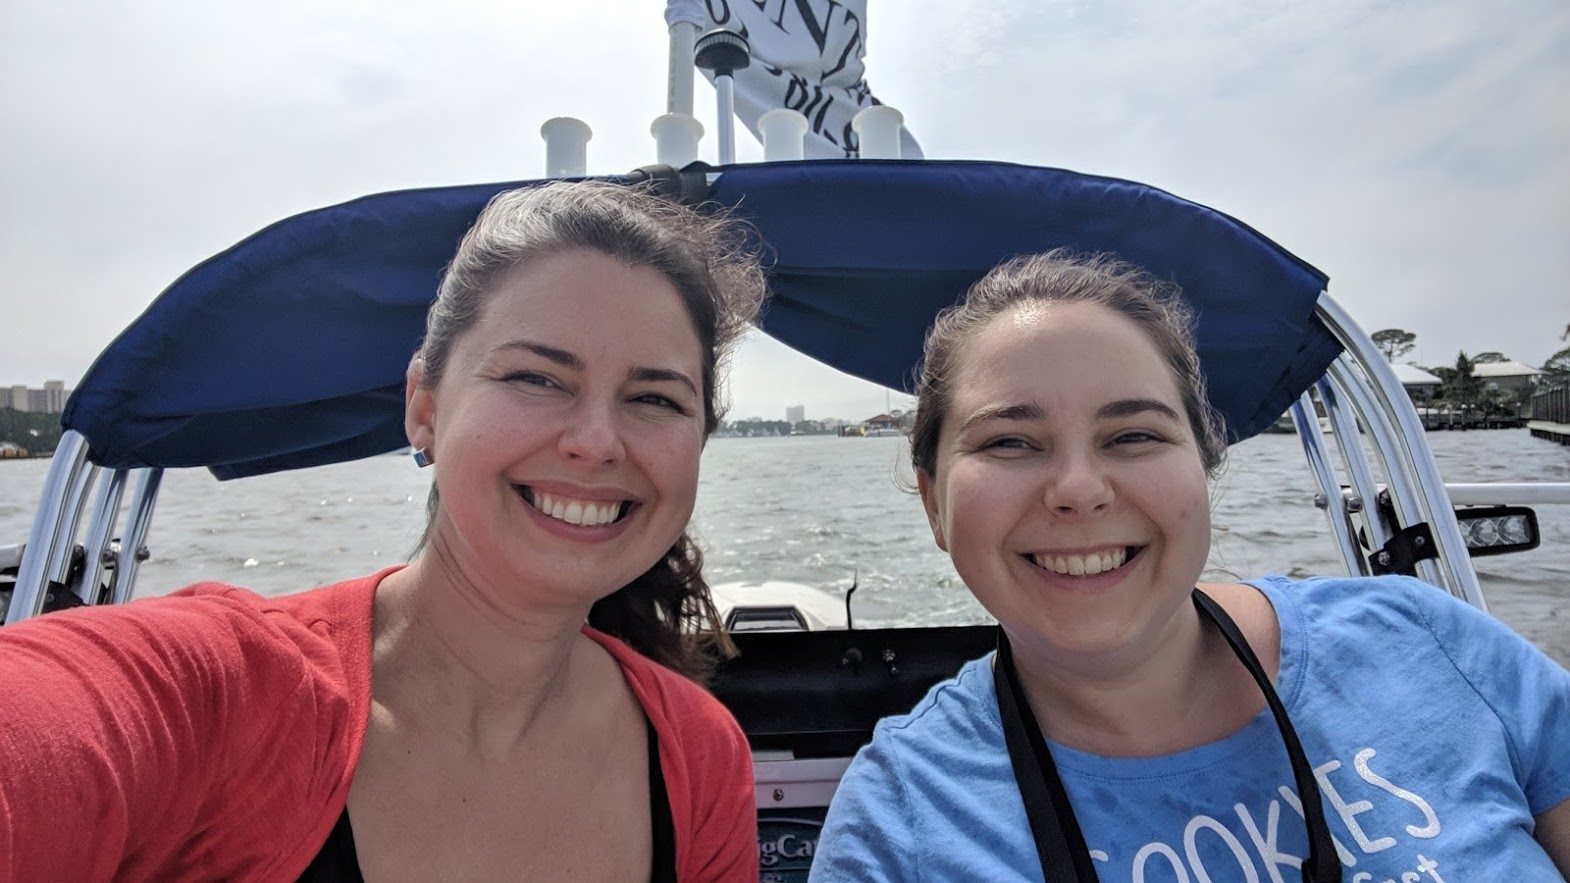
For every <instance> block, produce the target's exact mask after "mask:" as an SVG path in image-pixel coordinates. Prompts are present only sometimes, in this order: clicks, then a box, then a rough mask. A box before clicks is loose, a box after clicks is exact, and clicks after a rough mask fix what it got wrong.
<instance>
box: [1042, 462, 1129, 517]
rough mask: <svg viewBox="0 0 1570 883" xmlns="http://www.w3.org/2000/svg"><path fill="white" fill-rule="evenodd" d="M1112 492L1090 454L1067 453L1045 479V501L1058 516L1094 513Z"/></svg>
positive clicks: (1102, 508) (1106, 505)
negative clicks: (1047, 478)
mask: <svg viewBox="0 0 1570 883" xmlns="http://www.w3.org/2000/svg"><path fill="white" fill-rule="evenodd" d="M1114 496H1115V494H1114V493H1113V490H1112V482H1111V480H1110V479H1109V476H1108V475H1107V473H1106V470H1105V469H1104V468H1103V464H1102V463H1101V462H1100V461H1099V460H1098V459H1097V458H1096V456H1095V455H1094V454H1091V453H1068V454H1066V455H1065V456H1064V457H1063V458H1062V460H1061V461H1060V462H1059V464H1058V468H1057V470H1056V471H1055V473H1054V474H1053V475H1052V477H1051V478H1050V479H1049V480H1048V481H1047V486H1046V491H1045V502H1046V504H1047V506H1048V508H1050V509H1052V511H1053V512H1055V513H1057V514H1059V515H1090V514H1098V513H1100V512H1103V511H1105V510H1106V509H1108V508H1110V507H1111V506H1112V500H1113V498H1114Z"/></svg>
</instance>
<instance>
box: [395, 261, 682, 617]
mask: <svg viewBox="0 0 1570 883" xmlns="http://www.w3.org/2000/svg"><path fill="white" fill-rule="evenodd" d="M702 374H703V364H702V348H701V346H700V344H699V342H698V338H697V335H696V333H695V332H694V330H693V325H692V320H691V319H690V318H689V315H688V312H687V310H686V308H685V307H684V306H683V303H682V300H681V297H680V295H679V294H678V293H677V292H676V289H675V288H674V287H673V286H672V285H671V284H670V282H669V281H667V280H666V278H665V277H664V276H662V275H661V274H660V273H658V272H657V271H655V270H652V269H649V268H647V267H631V266H628V265H627V264H625V263H623V262H621V261H619V260H617V259H615V258H611V257H608V256H606V255H604V254H602V253H600V252H597V251H592V250H575V251H568V252H564V253H560V254H555V255H551V256H549V257H545V258H542V259H539V260H537V261H535V262H533V263H531V264H530V265H528V266H527V267H526V268H521V269H518V270H515V271H513V272H512V273H510V274H508V275H506V276H503V277H502V279H501V281H500V282H499V284H498V285H497V287H496V289H495V291H494V292H493V293H492V294H491V295H490V296H489V297H488V299H487V300H486V302H485V306H484V308H483V311H482V313H481V315H480V317H479V320H478V321H477V322H476V323H475V324H474V326H473V327H472V328H470V329H469V330H468V331H467V332H465V333H464V334H463V336H462V337H461V338H460V339H459V340H458V341H457V343H456V345H455V346H454V347H453V350H452V353H451V356H450V358H449V360H448V363H447V366H446V368H445V371H444V373H443V376H442V379H441V381H440V383H439V384H437V386H436V387H434V388H428V387H425V386H423V385H422V384H421V383H419V382H418V380H419V379H418V377H413V378H411V383H410V391H409V401H408V408H407V418H406V423H407V429H408V432H409V440H410V442H411V443H412V444H413V445H414V446H415V447H417V448H418V447H426V448H429V449H430V451H431V453H432V457H433V459H434V460H435V461H436V463H437V475H438V486H439V487H440V489H441V497H440V500H441V504H440V511H439V512H438V513H437V515H436V517H435V519H434V521H433V523H432V525H431V532H430V537H429V543H430V545H431V546H432V547H433V549H435V550H437V551H438V552H441V553H444V554H443V558H444V559H445V560H448V561H451V562H456V565H457V566H458V567H460V568H462V569H463V571H464V573H465V575H466V577H467V578H468V579H469V581H470V582H475V583H482V582H483V583H486V584H499V585H518V586H520V587H525V588H526V589H527V590H528V591H530V592H531V593H533V594H534V596H535V597H536V598H538V597H539V596H540V593H543V595H544V596H546V597H550V598H554V599H558V600H560V601H563V602H564V603H569V604H582V605H584V606H585V607H586V606H587V605H589V604H592V603H593V602H594V601H596V600H598V599H600V598H602V597H604V596H606V595H609V594H610V593H612V592H614V591H615V590H617V589H619V588H621V587H622V586H624V585H626V584H627V583H629V582H631V581H632V580H633V579H634V578H635V577H637V576H638V575H639V574H641V573H643V572H644V571H646V570H648V569H649V568H650V567H651V566H653V565H654V563H655V562H656V561H658V560H659V559H660V558H661V557H662V556H663V555H664V554H665V553H666V552H667V551H668V550H669V549H670V548H671V545H672V544H673V543H674V542H675V541H676V539H677V537H678V536H679V535H680V534H681V532H682V530H683V529H684V528H685V527H686V525H687V521H688V519H689V518H690V516H691V515H692V508H693V500H694V497H695V495H696V493H697V484H698V459H699V455H700V454H701V452H702V449H703V441H704V416H703V415H704V400H703V396H702V393H701V392H700V390H701V388H702Z"/></svg>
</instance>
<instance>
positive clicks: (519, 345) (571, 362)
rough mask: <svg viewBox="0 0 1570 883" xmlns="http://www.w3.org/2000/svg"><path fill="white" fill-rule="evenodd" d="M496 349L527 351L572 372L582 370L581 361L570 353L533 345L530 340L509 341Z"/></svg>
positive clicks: (542, 345) (536, 344)
mask: <svg viewBox="0 0 1570 883" xmlns="http://www.w3.org/2000/svg"><path fill="white" fill-rule="evenodd" d="M497 349H517V350H528V351H529V352H531V353H534V354H535V355H538V356H541V357H543V358H546V359H549V360H550V361H552V362H555V363H556V364H558V365H560V366H562V367H563V368H571V369H573V370H574V371H582V370H583V360H582V359H580V358H578V357H577V356H575V355H573V354H572V353H569V352H567V351H566V350H563V349H557V348H556V347H553V346H546V345H545V344H543V343H535V342H534V341H532V340H511V341H508V342H507V343H504V344H502V345H501V346H499V347H497Z"/></svg>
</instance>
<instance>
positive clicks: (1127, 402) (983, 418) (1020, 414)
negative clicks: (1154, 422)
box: [959, 399, 1182, 433]
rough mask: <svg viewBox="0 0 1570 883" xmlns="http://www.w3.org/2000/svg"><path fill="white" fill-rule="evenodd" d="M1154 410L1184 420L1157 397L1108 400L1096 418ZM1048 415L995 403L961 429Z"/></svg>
mask: <svg viewBox="0 0 1570 883" xmlns="http://www.w3.org/2000/svg"><path fill="white" fill-rule="evenodd" d="M1152 412H1154V413H1156V414H1159V415H1161V416H1162V417H1166V418H1167V419H1169V420H1177V421H1181V420H1182V418H1181V417H1179V416H1178V413H1177V412H1176V411H1174V410H1172V408H1171V407H1169V406H1168V405H1167V404H1166V403H1165V402H1161V401H1157V400H1156V399H1118V400H1117V401H1115V402H1108V403H1107V404H1105V405H1102V406H1101V407H1100V408H1097V409H1096V419H1097V420H1116V419H1118V418H1120V417H1133V416H1134V415H1136V414H1148V413H1152ZM1046 416H1047V415H1046V412H1045V411H1043V410H1042V409H1041V407H1040V406H1038V405H1031V404H1016V405H994V406H992V407H989V408H982V409H981V410H980V411H977V412H976V413H974V414H972V415H970V417H968V418H967V419H966V420H965V422H964V423H963V424H961V425H960V428H959V431H960V432H962V433H963V432H965V431H966V430H967V429H970V428H971V427H972V426H975V425H977V424H980V423H986V422H987V421H989V420H1019V421H1023V420H1042V419H1045V417H1046Z"/></svg>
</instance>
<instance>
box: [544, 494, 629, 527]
mask: <svg viewBox="0 0 1570 883" xmlns="http://www.w3.org/2000/svg"><path fill="white" fill-rule="evenodd" d="M534 508H536V509H538V510H540V511H541V512H544V513H545V514H546V515H549V516H550V517H552V518H555V519H557V520H559V521H565V522H567V523H568V524H582V525H588V526H590V527H594V526H598V525H601V524H610V523H611V522H612V521H615V520H616V515H617V513H619V512H620V511H621V504H620V503H609V502H606V503H595V502H593V501H591V500H573V499H569V498H567V497H553V496H551V495H550V494H547V493H544V492H542V491H535V492H534Z"/></svg>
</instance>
